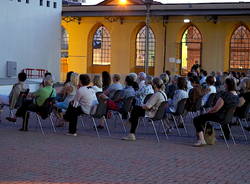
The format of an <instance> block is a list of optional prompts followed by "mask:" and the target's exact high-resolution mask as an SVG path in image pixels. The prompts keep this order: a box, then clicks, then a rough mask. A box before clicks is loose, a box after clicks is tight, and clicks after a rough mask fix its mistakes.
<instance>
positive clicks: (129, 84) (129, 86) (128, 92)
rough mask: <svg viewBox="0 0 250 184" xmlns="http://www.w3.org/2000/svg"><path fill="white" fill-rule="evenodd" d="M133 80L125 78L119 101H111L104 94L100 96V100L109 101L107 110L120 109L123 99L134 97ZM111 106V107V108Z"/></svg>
mask: <svg viewBox="0 0 250 184" xmlns="http://www.w3.org/2000/svg"><path fill="white" fill-rule="evenodd" d="M133 84H134V80H133V78H132V77H131V76H127V77H126V79H125V88H124V89H123V90H122V92H121V95H120V97H119V99H117V100H116V101H112V100H111V99H110V98H109V97H107V96H106V95H105V94H103V95H101V98H105V99H109V101H108V109H109V110H119V109H121V108H122V106H123V104H124V101H123V100H125V99H127V98H129V97H133V96H135V90H134V88H133ZM111 106H112V107H111Z"/></svg>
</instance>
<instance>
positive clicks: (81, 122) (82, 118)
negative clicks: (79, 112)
mask: <svg viewBox="0 0 250 184" xmlns="http://www.w3.org/2000/svg"><path fill="white" fill-rule="evenodd" d="M80 118H81V124H82V127H83V128H85V125H84V122H83V117H82V116H81V117H80Z"/></svg>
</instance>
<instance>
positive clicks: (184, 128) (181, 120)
mask: <svg viewBox="0 0 250 184" xmlns="http://www.w3.org/2000/svg"><path fill="white" fill-rule="evenodd" d="M180 119H181V121H182V124H183V126H184V129H185V132H186V134H187V135H188V131H187V127H186V124H185V122H184V119H183V117H182V115H180Z"/></svg>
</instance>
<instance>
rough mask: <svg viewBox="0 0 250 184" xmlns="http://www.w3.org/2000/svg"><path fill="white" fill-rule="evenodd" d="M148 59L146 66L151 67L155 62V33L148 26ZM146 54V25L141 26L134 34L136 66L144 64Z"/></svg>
mask: <svg viewBox="0 0 250 184" xmlns="http://www.w3.org/2000/svg"><path fill="white" fill-rule="evenodd" d="M148 51H149V54H148V56H149V61H148V66H149V67H153V66H154V64H155V35H154V33H153V31H152V29H151V28H149V49H148ZM145 55H146V26H144V27H142V28H141V29H140V31H139V32H138V33H137V36H136V62H135V64H136V66H137V67H143V66H144V65H145Z"/></svg>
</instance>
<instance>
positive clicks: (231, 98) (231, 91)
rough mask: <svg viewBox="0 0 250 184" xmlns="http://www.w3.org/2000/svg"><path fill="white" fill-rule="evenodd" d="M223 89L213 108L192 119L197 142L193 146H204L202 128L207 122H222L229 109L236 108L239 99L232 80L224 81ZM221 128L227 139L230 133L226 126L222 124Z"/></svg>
mask: <svg viewBox="0 0 250 184" xmlns="http://www.w3.org/2000/svg"><path fill="white" fill-rule="evenodd" d="M225 89H226V91H225V92H222V93H221V94H220V97H219V99H218V100H217V102H216V104H215V106H214V107H213V108H212V109H211V110H209V111H208V113H206V114H202V115H200V116H197V117H195V118H194V120H193V123H194V126H195V129H196V133H197V137H198V142H197V143H195V144H194V146H203V145H206V141H205V139H204V129H203V127H204V126H205V123H206V122H207V121H215V122H222V121H223V120H224V119H225V116H226V113H227V111H228V110H229V109H231V108H234V107H235V108H236V106H237V105H238V104H239V97H238V95H237V93H236V91H235V82H234V80H233V79H231V78H227V79H226V80H225ZM222 128H223V132H224V134H225V137H226V139H229V137H230V132H229V130H228V127H227V125H226V124H222Z"/></svg>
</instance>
